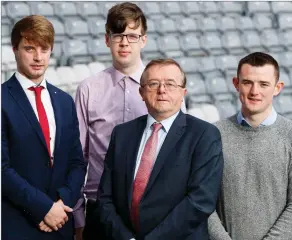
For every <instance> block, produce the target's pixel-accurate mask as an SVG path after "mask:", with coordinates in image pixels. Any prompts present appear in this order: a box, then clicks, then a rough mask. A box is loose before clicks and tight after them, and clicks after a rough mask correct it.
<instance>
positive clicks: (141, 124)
mask: <svg viewBox="0 0 292 240" xmlns="http://www.w3.org/2000/svg"><path fill="white" fill-rule="evenodd" d="M146 123H147V115H146V116H143V117H142V118H140V119H138V121H137V126H135V127H133V128H132V130H133V132H132V133H131V134H130V136H132V137H131V140H130V142H129V145H128V147H127V173H126V179H127V189H128V200H129V201H128V204H129V205H128V206H129V210H130V207H131V201H132V192H133V182H134V173H135V167H136V160H137V155H138V151H139V147H140V143H141V139H142V136H143V132H144V129H145V127H146Z"/></svg>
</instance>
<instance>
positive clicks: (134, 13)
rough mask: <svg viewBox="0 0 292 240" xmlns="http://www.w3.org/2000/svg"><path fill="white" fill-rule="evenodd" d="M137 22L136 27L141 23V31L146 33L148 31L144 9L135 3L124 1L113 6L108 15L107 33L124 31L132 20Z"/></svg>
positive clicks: (143, 33)
mask: <svg viewBox="0 0 292 240" xmlns="http://www.w3.org/2000/svg"><path fill="white" fill-rule="evenodd" d="M132 21H133V22H134V23H135V27H134V29H137V28H138V27H139V26H140V24H141V25H142V27H141V33H142V35H145V34H146V32H147V21H146V17H145V16H144V13H143V12H142V10H141V9H140V8H139V7H138V6H137V5H136V4H134V3H130V2H124V3H120V4H117V5H115V6H113V7H112V8H111V9H110V10H109V12H108V15H107V20H106V24H105V28H106V33H107V34H110V33H122V32H124V31H125V29H126V27H127V26H128V24H129V23H130V22H132Z"/></svg>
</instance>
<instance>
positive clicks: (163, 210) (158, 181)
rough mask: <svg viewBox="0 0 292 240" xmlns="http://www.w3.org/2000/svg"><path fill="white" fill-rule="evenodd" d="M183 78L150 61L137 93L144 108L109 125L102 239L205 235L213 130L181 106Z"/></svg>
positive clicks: (219, 163)
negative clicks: (124, 120)
mask: <svg viewBox="0 0 292 240" xmlns="http://www.w3.org/2000/svg"><path fill="white" fill-rule="evenodd" d="M185 86H186V77H185V74H184V72H183V70H182V69H181V67H180V66H179V64H178V63H177V62H175V61H174V60H171V59H160V60H153V61H151V62H150V63H149V64H148V65H147V66H146V68H145V70H144V72H143V74H142V77H141V87H140V94H141V96H142V98H143V100H144V101H145V103H146V106H147V109H148V113H149V114H148V115H145V116H142V117H139V118H137V119H135V120H132V121H130V122H127V123H123V124H121V125H118V126H117V127H115V128H114V130H113V132H112V136H111V141H110V145H109V149H108V152H107V155H106V158H105V168H104V172H103V175H102V178H101V182H100V185H99V196H98V200H97V204H98V209H97V214H98V215H99V220H100V224H101V225H102V227H103V229H104V232H105V235H106V237H105V239H114V240H130V239H137V240H139V239H145V240H156V239H159V240H160V239H167V240H171V239H173V240H178V239H179V240H188V239H198V240H207V239H208V238H209V237H208V230H207V219H208V216H209V215H210V214H211V213H212V212H213V211H214V209H215V205H216V200H217V196H218V192H219V188H220V182H221V177H222V169H223V157H222V145H221V136H220V133H219V131H218V129H217V128H216V127H215V126H214V125H211V124H209V123H207V122H204V121H202V120H200V119H198V118H195V117H192V116H190V115H188V114H184V113H182V112H181V111H180V107H181V102H182V101H183V97H184V96H185V94H186V88H185Z"/></svg>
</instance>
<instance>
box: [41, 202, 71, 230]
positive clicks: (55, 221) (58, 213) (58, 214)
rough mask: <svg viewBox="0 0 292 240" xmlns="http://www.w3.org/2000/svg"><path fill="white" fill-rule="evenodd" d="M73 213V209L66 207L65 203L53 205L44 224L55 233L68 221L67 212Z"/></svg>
mask: <svg viewBox="0 0 292 240" xmlns="http://www.w3.org/2000/svg"><path fill="white" fill-rule="evenodd" d="M72 211H73V209H72V208H70V207H68V206H66V205H64V203H63V201H62V200H59V201H57V202H55V203H54V204H53V206H52V207H51V209H50V211H49V212H48V213H47V215H46V216H45V218H44V222H45V223H46V224H47V225H48V226H49V227H51V228H52V229H54V230H55V231H58V229H59V228H62V226H63V225H64V224H65V222H67V221H68V216H67V214H66V212H72Z"/></svg>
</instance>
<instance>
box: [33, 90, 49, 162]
mask: <svg viewBox="0 0 292 240" xmlns="http://www.w3.org/2000/svg"><path fill="white" fill-rule="evenodd" d="M43 89H44V87H43V86H39V87H30V88H29V90H31V91H34V92H35V102H36V107H37V111H38V116H39V122H40V125H41V128H42V132H43V134H44V137H45V141H46V144H47V148H48V151H49V154H50V156H51V147H50V127H49V121H48V118H47V114H46V110H45V108H44V105H43V103H42V100H41V92H42V90H43ZM50 159H51V158H50ZM50 163H51V167H52V159H51V161H50Z"/></svg>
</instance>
